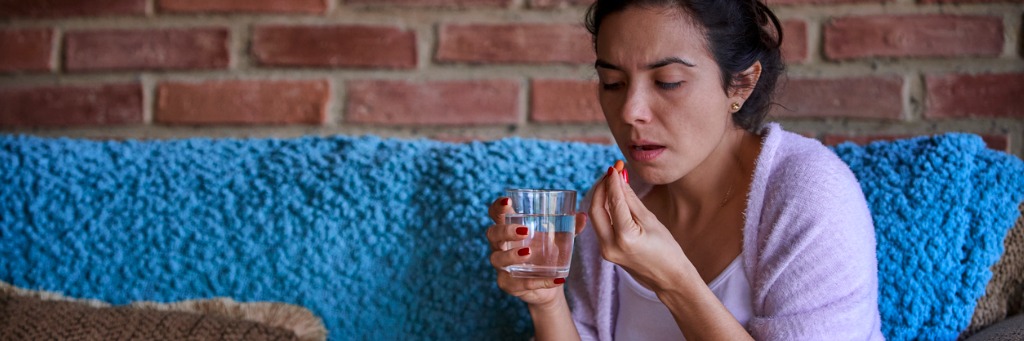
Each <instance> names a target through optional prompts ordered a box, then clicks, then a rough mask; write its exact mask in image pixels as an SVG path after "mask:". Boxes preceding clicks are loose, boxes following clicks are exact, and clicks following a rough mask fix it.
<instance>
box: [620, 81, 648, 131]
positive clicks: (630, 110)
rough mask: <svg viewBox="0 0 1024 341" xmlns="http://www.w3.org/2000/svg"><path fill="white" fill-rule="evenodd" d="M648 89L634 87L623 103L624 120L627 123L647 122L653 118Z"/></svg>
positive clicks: (628, 92)
mask: <svg viewBox="0 0 1024 341" xmlns="http://www.w3.org/2000/svg"><path fill="white" fill-rule="evenodd" d="M647 96H648V94H647V93H646V91H644V90H643V89H641V88H639V87H632V89H629V91H627V92H626V98H625V101H624V102H623V103H622V120H623V121H625V122H626V123H627V124H639V123H647V122H650V120H651V106H650V99H649V98H647Z"/></svg>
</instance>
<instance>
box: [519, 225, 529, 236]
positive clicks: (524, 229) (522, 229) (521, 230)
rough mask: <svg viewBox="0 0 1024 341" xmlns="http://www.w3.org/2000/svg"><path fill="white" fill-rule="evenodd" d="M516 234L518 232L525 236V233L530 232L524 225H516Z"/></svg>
mask: <svg viewBox="0 0 1024 341" xmlns="http://www.w3.org/2000/svg"><path fill="white" fill-rule="evenodd" d="M516 234H518V235H520V236H525V235H527V234H530V230H528V229H527V228H525V227H517V228H516Z"/></svg>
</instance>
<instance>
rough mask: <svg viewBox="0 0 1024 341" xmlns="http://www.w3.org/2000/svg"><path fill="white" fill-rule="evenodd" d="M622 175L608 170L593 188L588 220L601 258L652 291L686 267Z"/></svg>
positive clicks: (675, 244)
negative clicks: (621, 269)
mask: <svg viewBox="0 0 1024 341" xmlns="http://www.w3.org/2000/svg"><path fill="white" fill-rule="evenodd" d="M620 175H621V173H620V172H618V171H616V170H615V168H613V167H609V168H608V174H607V175H605V176H604V177H603V178H601V179H600V180H598V182H597V183H596V184H595V185H594V196H593V198H592V201H591V203H590V219H591V224H592V225H593V226H594V232H595V233H596V234H597V237H598V240H599V242H600V244H601V255H602V256H604V258H605V259H606V260H608V261H609V262H612V263H615V264H618V265H619V266H622V267H623V268H625V269H626V270H627V271H629V273H630V274H631V275H632V276H633V277H634V278H636V279H637V280H638V281H640V282H641V283H643V284H644V285H646V286H647V287H648V288H651V289H652V290H654V289H656V288H659V287H661V285H659V284H660V283H669V281H671V280H672V279H673V278H678V274H679V273H680V271H682V269H685V266H686V265H687V264H689V261H688V259H687V258H686V255H685V254H684V253H683V249H682V248H681V247H680V246H679V243H678V242H676V240H675V238H674V237H673V236H672V233H670V232H669V231H668V229H667V228H666V227H665V225H664V224H662V223H661V222H660V221H658V218H657V217H655V216H654V213H652V212H651V211H649V210H648V209H647V207H646V206H644V204H643V202H641V201H640V198H639V197H637V195H636V193H635V192H633V189H632V188H630V187H629V185H627V184H626V181H625V180H624V178H623V176H620Z"/></svg>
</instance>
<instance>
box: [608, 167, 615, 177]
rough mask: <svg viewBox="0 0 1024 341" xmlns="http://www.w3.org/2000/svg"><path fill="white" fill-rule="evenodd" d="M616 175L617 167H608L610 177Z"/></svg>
mask: <svg viewBox="0 0 1024 341" xmlns="http://www.w3.org/2000/svg"><path fill="white" fill-rule="evenodd" d="M614 173H615V167H608V175H609V176H610V175H612V174H614Z"/></svg>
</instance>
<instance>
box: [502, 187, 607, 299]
mask: <svg viewBox="0 0 1024 341" xmlns="http://www.w3.org/2000/svg"><path fill="white" fill-rule="evenodd" d="M513 212H515V211H514V210H513V209H512V205H510V204H509V199H508V198H498V199H497V200H495V201H494V202H493V203H491V206H490V207H489V208H488V209H487V215H488V216H490V217H491V220H493V221H494V225H491V226H490V227H488V228H487V241H488V242H489V244H490V246H491V265H492V266H494V269H495V270H497V272H498V287H499V288H501V290H503V291H505V292H507V293H508V294H510V295H512V296H515V297H518V298H519V299H521V300H523V302H526V304H528V305H531V306H546V305H549V304H552V303H555V302H557V300H556V299H558V298H564V294H563V292H562V289H561V286H562V283H565V279H564V278H515V277H512V275H511V274H509V272H508V271H507V270H505V269H506V268H507V267H508V266H510V265H513V264H520V263H523V262H524V261H525V260H526V259H527V258H528V257H529V255H530V253H529V252H530V250H529V248H527V247H522V244H521V243H520V241H522V240H523V239H524V238H526V235H527V228H526V227H525V226H523V225H517V224H509V225H507V224H505V214H507V213H513ZM586 217H587V215H586V214H583V213H577V214H576V234H577V235H578V234H579V233H580V232H582V231H583V227H584V226H585V225H586Z"/></svg>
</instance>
